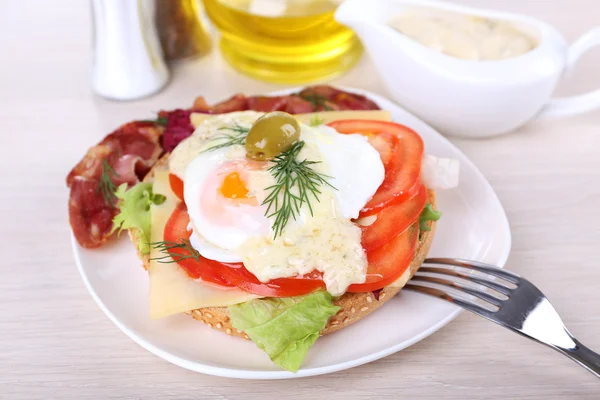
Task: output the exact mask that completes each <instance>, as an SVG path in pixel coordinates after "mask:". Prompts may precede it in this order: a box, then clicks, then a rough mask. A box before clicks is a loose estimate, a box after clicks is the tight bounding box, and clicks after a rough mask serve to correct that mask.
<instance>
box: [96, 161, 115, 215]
mask: <svg viewBox="0 0 600 400" xmlns="http://www.w3.org/2000/svg"><path fill="white" fill-rule="evenodd" d="M111 176H114V177H118V176H119V174H117V173H116V172H115V170H114V169H113V167H111V166H110V164H109V163H108V161H106V159H104V160H102V174H101V175H100V181H99V182H98V186H97V187H96V193H98V192H100V194H101V195H102V198H103V199H104V202H105V203H106V204H107V205H108V206H110V207H111V208H112V207H114V206H115V202H116V201H117V196H116V195H115V191H116V190H117V187H116V186H115V183H114V182H113V181H112V178H111Z"/></svg>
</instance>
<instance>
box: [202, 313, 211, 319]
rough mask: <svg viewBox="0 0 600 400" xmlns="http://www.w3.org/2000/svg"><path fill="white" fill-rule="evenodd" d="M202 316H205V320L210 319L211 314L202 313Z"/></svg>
mask: <svg viewBox="0 0 600 400" xmlns="http://www.w3.org/2000/svg"><path fill="white" fill-rule="evenodd" d="M204 316H205V317H206V318H212V314H211V313H204Z"/></svg>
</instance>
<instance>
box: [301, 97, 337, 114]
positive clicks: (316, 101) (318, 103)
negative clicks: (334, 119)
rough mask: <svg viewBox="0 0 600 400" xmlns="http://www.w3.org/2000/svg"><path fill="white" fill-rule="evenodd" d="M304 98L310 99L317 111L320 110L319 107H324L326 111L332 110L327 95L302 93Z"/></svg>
mask: <svg viewBox="0 0 600 400" xmlns="http://www.w3.org/2000/svg"><path fill="white" fill-rule="evenodd" d="M300 97H302V98H303V99H304V100H306V101H308V102H309V103H310V104H312V106H313V107H314V109H315V111H319V107H323V110H325V111H331V107H329V106H328V105H327V102H328V101H329V100H327V98H326V97H323V96H321V95H320V94H304V95H300Z"/></svg>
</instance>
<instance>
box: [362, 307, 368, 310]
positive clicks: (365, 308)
mask: <svg viewBox="0 0 600 400" xmlns="http://www.w3.org/2000/svg"><path fill="white" fill-rule="evenodd" d="M368 309H369V307H361V308H360V311H367V310H368Z"/></svg>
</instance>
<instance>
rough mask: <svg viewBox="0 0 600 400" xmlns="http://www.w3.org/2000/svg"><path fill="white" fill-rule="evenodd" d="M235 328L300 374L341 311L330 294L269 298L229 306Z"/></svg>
mask: <svg viewBox="0 0 600 400" xmlns="http://www.w3.org/2000/svg"><path fill="white" fill-rule="evenodd" d="M228 308H229V317H230V318H231V323H232V325H233V327H234V328H236V329H239V330H242V331H244V332H245V333H246V334H247V335H248V336H249V337H250V339H252V341H253V342H254V343H255V344H256V345H257V346H258V347H259V348H260V349H262V350H264V351H265V352H266V353H267V354H268V355H269V357H270V358H271V360H272V361H273V362H274V363H275V364H276V365H278V366H280V367H281V368H284V369H287V370H288V371H292V372H296V371H298V368H300V364H302V361H304V358H305V357H306V354H307V353H308V350H309V349H310V348H311V346H312V345H313V344H314V343H315V341H316V340H317V339H318V338H319V335H320V334H321V331H322V330H323V329H324V328H325V326H326V325H327V321H328V320H329V318H331V317H332V316H334V315H335V314H337V312H338V311H339V310H340V307H338V306H336V305H334V304H333V298H332V296H331V294H330V293H329V292H326V291H317V292H313V293H310V294H307V295H305V296H297V297H286V298H265V299H255V300H251V301H247V302H245V303H241V304H236V305H233V306H229V307H228Z"/></svg>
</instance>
